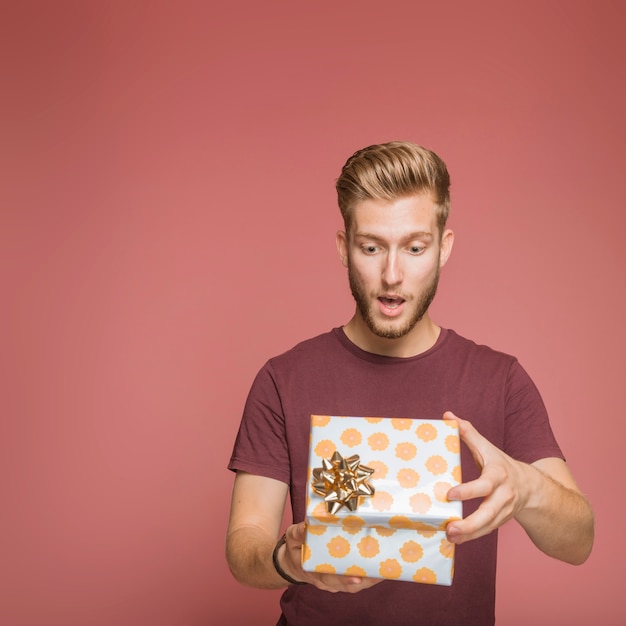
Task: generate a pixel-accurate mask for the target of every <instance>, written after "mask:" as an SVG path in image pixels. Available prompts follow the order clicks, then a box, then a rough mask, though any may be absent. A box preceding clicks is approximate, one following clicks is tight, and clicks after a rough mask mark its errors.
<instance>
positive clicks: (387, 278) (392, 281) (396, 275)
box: [382, 250, 402, 286]
mask: <svg viewBox="0 0 626 626" xmlns="http://www.w3.org/2000/svg"><path fill="white" fill-rule="evenodd" d="M382 279H383V283H384V284H385V285H387V286H391V285H398V284H400V283H401V282H402V268H401V267H400V259H399V258H398V253H397V252H395V251H393V250H390V251H389V252H388V253H387V255H386V257H385V265H384V267H383V276H382Z"/></svg>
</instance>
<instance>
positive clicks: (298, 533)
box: [289, 522, 305, 544]
mask: <svg viewBox="0 0 626 626" xmlns="http://www.w3.org/2000/svg"><path fill="white" fill-rule="evenodd" d="M304 530H305V524H304V522H300V523H299V524H294V525H293V526H292V527H291V532H290V533H289V534H290V535H291V537H292V539H293V540H294V542H297V543H300V544H301V543H303V542H304V534H305V532H304Z"/></svg>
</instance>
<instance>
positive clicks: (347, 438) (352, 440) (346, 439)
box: [340, 428, 363, 448]
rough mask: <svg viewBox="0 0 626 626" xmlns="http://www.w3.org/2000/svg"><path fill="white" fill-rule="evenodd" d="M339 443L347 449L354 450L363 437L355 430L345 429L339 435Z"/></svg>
mask: <svg viewBox="0 0 626 626" xmlns="http://www.w3.org/2000/svg"><path fill="white" fill-rule="evenodd" d="M340 439H341V442H342V443H343V444H344V445H346V446H348V447H349V448H354V446H358V445H359V444H360V443H361V440H362V439H363V437H362V436H361V433H360V432H359V431H358V430H357V429H356V428H347V429H346V430H344V431H343V432H342V433H341V437H340Z"/></svg>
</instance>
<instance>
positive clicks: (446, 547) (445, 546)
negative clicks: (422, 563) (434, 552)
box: [439, 539, 454, 559]
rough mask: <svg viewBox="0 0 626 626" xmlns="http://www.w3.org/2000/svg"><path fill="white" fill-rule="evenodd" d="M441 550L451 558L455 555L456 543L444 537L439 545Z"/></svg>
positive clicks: (446, 556) (444, 555) (442, 553)
mask: <svg viewBox="0 0 626 626" xmlns="http://www.w3.org/2000/svg"><path fill="white" fill-rule="evenodd" d="M439 552H441V555H442V556H443V557H445V558H446V559H451V558H452V557H453V556H454V544H453V543H450V542H449V541H448V540H447V539H442V540H441V544H440V545H439Z"/></svg>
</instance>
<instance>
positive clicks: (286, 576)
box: [272, 533, 306, 585]
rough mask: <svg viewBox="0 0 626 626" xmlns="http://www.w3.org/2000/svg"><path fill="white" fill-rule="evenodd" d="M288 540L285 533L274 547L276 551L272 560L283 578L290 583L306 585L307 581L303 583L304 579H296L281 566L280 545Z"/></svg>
mask: <svg viewBox="0 0 626 626" xmlns="http://www.w3.org/2000/svg"><path fill="white" fill-rule="evenodd" d="M286 541H287V533H285V534H284V535H283V536H282V537H281V538H280V539H279V540H278V543H277V544H276V547H275V548H274V552H273V553H272V562H273V563H274V568H275V569H276V571H277V572H278V573H279V575H280V576H281V577H282V578H284V579H285V580H286V581H287V582H288V583H289V584H290V585H306V583H303V582H302V581H300V580H296V579H295V578H292V577H291V576H289V574H287V572H285V571H284V570H283V568H282V567H281V566H280V563H279V562H278V550H280V546H282V545H283V544H284V543H285V542H286Z"/></svg>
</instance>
